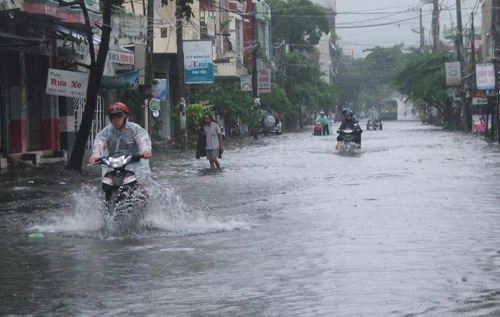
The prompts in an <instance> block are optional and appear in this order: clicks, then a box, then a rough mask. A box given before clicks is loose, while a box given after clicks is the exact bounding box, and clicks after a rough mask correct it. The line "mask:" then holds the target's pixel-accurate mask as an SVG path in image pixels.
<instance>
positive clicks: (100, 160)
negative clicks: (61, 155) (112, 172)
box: [87, 154, 144, 166]
mask: <svg viewBox="0 0 500 317" xmlns="http://www.w3.org/2000/svg"><path fill="white" fill-rule="evenodd" d="M142 158H144V155H143V154H132V159H131V160H130V161H131V162H134V163H137V162H139V161H140V160H141V159H142ZM103 160H104V157H100V158H98V159H96V160H95V161H94V163H89V164H87V166H92V165H99V164H103Z"/></svg>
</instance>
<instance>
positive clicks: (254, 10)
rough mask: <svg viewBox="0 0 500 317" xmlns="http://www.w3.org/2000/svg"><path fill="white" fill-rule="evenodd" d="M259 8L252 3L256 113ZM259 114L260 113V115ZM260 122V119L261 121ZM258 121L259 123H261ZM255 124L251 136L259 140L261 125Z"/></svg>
mask: <svg viewBox="0 0 500 317" xmlns="http://www.w3.org/2000/svg"><path fill="white" fill-rule="evenodd" d="M257 21H258V20H257V7H256V4H255V3H252V95H253V97H254V104H253V108H254V111H257V112H259V106H260V102H259V88H258V87H257V86H258V84H259V81H258V80H257V75H258V71H257V51H258V50H259V48H260V44H259V36H258V33H257V32H258V29H259V26H258V22H257ZM258 114H259V113H258ZM259 121H260V119H259ZM259 121H258V122H259ZM258 122H257V123H255V124H254V125H253V126H252V131H251V134H252V135H253V138H254V139H255V140H257V139H258V138H259V123H258Z"/></svg>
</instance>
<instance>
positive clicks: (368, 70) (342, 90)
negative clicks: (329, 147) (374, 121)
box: [336, 45, 405, 110]
mask: <svg viewBox="0 0 500 317" xmlns="http://www.w3.org/2000/svg"><path fill="white" fill-rule="evenodd" d="M367 51H368V52H370V53H369V54H368V55H367V56H366V57H365V58H361V59H355V60H353V59H351V58H349V57H345V56H344V57H343V59H342V62H341V64H340V67H339V71H338V73H339V74H338V80H337V82H336V85H337V86H338V91H339V103H340V104H341V105H350V104H353V105H355V106H356V107H357V108H358V110H359V109H361V108H363V107H364V106H366V107H370V106H374V105H378V104H379V103H380V101H381V100H383V99H385V98H389V97H391V96H392V95H393V93H394V90H395V88H396V87H395V85H394V82H393V78H394V76H395V70H396V69H397V68H398V67H401V65H402V64H403V63H404V62H405V54H404V53H403V51H402V45H394V46H393V47H378V46H377V47H374V48H372V49H369V50H367Z"/></svg>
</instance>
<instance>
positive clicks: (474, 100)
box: [472, 97, 488, 106]
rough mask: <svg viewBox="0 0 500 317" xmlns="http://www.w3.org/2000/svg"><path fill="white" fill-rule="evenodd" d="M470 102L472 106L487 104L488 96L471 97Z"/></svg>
mask: <svg viewBox="0 0 500 317" xmlns="http://www.w3.org/2000/svg"><path fill="white" fill-rule="evenodd" d="M472 104H473V105H474V106H479V105H487V104H488V98H484V97H478V98H472Z"/></svg>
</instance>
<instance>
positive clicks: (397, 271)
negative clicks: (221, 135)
mask: <svg viewBox="0 0 500 317" xmlns="http://www.w3.org/2000/svg"><path fill="white" fill-rule="evenodd" d="M334 144H335V136H333V135H331V136H313V135H312V127H311V129H310V131H306V132H303V133H285V134H283V135H281V136H269V137H265V138H264V137H263V138H260V139H259V140H257V141H253V140H247V139H244V140H240V141H232V142H231V143H230V144H229V145H228V146H227V147H226V149H225V153H224V154H223V158H222V159H221V164H222V167H223V169H224V172H223V173H217V174H211V173H209V172H208V170H207V168H208V163H207V161H206V160H204V159H201V160H196V159H195V158H194V154H195V153H194V151H193V152H190V153H180V152H168V153H167V152H163V151H156V152H155V153H154V155H155V156H154V158H153V160H152V162H151V164H152V169H153V172H154V181H153V182H151V184H150V203H149V206H148V208H149V209H148V212H149V213H148V215H147V226H148V227H147V228H145V229H144V230H139V231H137V232H136V233H134V234H126V235H109V234H103V231H102V227H103V225H104V223H103V219H102V216H101V214H100V212H99V208H100V204H99V199H98V198H97V197H98V194H99V190H98V188H97V184H98V181H99V173H98V172H97V171H96V170H95V169H91V168H85V170H86V174H85V175H84V176H74V175H73V174H70V173H67V172H65V171H59V170H57V169H54V170H50V171H49V172H44V173H38V174H37V173H35V174H31V173H26V174H24V175H20V176H19V177H14V178H12V177H10V178H9V181H6V180H5V179H6V177H4V178H3V179H2V176H1V175H0V179H2V180H3V181H4V182H3V183H2V184H4V185H6V184H9V187H8V189H6V188H3V189H2V190H0V192H1V193H2V194H1V195H0V197H1V198H2V200H3V202H2V204H1V205H0V234H1V236H2V243H1V245H0V267H1V268H2V269H1V270H0V284H1V285H2V287H1V288H0V303H1V304H2V305H0V315H9V314H10V315H33V316H353V317H354V316H370V317H371V316H380V317H385V316H407V317H410V316H412V317H413V316H500V243H499V241H500V209H499V207H498V206H499V201H500V192H499V188H498V183H499V182H498V180H499V179H500V150H499V148H498V145H496V144H489V143H487V142H485V141H484V139H483V138H482V137H478V136H472V135H469V134H461V133H452V132H445V131H442V130H441V129H439V128H436V127H432V126H423V125H421V124H419V123H418V122H390V121H387V122H384V130H383V131H365V132H364V133H363V148H362V150H361V151H360V152H359V153H356V154H353V155H340V154H339V153H338V152H336V151H335V150H334ZM4 187H6V186H4ZM32 233H42V234H43V235H44V237H43V238H38V239H34V238H30V237H29V235H30V234H32Z"/></svg>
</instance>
